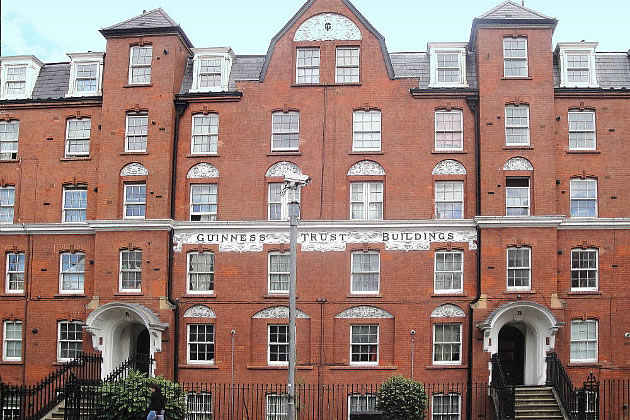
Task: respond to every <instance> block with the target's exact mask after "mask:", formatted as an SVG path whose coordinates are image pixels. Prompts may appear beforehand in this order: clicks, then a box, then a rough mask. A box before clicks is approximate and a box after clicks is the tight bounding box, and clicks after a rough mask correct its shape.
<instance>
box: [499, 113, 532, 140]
mask: <svg viewBox="0 0 630 420" xmlns="http://www.w3.org/2000/svg"><path fill="white" fill-rule="evenodd" d="M505 145H506V146H529V106H527V105H519V106H516V105H507V106H506V107H505Z"/></svg>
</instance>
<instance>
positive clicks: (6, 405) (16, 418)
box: [0, 392, 23, 420]
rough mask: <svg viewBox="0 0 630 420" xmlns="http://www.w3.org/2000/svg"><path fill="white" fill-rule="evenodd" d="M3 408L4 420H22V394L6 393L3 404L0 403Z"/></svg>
mask: <svg viewBox="0 0 630 420" xmlns="http://www.w3.org/2000/svg"><path fill="white" fill-rule="evenodd" d="M0 404H1V407H2V416H1V418H2V419H3V420H20V419H22V418H23V417H22V415H21V407H22V402H21V397H20V394H11V393H8V392H7V393H5V395H4V396H3V397H2V402H1V403H0Z"/></svg>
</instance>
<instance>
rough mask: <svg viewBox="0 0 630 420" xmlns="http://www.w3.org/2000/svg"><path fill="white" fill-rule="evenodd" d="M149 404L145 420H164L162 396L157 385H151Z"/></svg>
mask: <svg viewBox="0 0 630 420" xmlns="http://www.w3.org/2000/svg"><path fill="white" fill-rule="evenodd" d="M150 386H151V389H152V391H151V402H150V404H149V414H148V415H147V420H164V395H162V390H161V389H160V386H159V385H157V384H151V385H150Z"/></svg>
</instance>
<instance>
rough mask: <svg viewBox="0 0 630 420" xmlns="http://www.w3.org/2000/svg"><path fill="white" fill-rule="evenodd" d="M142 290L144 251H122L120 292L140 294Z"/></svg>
mask: <svg viewBox="0 0 630 420" xmlns="http://www.w3.org/2000/svg"><path fill="white" fill-rule="evenodd" d="M141 288H142V250H138V249H136V250H126V249H125V250H122V251H120V290H121V291H131V292H139V291H140V290H141Z"/></svg>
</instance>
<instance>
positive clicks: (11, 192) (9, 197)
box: [0, 187, 15, 224]
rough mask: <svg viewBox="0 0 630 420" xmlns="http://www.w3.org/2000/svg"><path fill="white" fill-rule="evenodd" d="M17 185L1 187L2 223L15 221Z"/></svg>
mask: <svg viewBox="0 0 630 420" xmlns="http://www.w3.org/2000/svg"><path fill="white" fill-rule="evenodd" d="M14 206H15V187H1V188H0V223H5V224H6V223H13V207H14Z"/></svg>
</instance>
